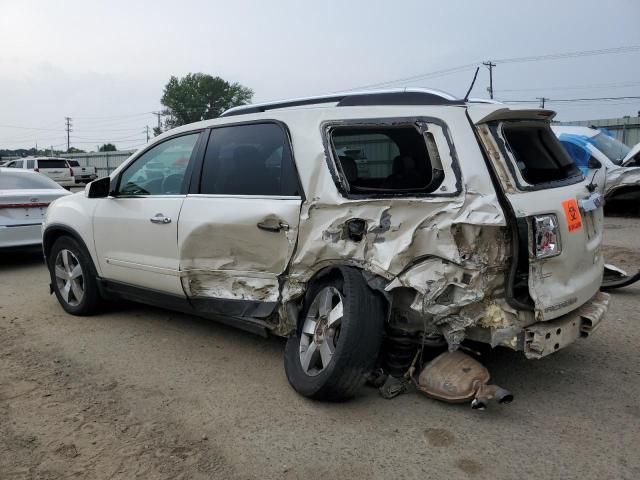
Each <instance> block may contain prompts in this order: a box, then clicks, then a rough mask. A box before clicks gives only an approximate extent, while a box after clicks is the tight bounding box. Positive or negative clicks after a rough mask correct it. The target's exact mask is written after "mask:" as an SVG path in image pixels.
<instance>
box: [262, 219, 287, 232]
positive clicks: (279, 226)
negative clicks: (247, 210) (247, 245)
mask: <svg viewBox="0 0 640 480" xmlns="http://www.w3.org/2000/svg"><path fill="white" fill-rule="evenodd" d="M258 228H259V229H261V230H266V231H267V232H279V231H280V230H285V231H286V230H289V224H288V223H286V222H283V221H282V220H278V219H277V218H265V219H264V220H262V221H261V222H258Z"/></svg>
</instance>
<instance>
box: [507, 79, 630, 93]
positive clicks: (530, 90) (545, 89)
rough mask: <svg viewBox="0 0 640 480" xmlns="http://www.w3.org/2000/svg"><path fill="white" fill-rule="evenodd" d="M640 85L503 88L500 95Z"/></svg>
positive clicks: (618, 83)
mask: <svg viewBox="0 0 640 480" xmlns="http://www.w3.org/2000/svg"><path fill="white" fill-rule="evenodd" d="M637 85H640V82H614V83H594V84H592V85H574V86H570V85H566V86H564V87H561V86H552V87H531V88H504V89H503V88H501V89H500V93H503V92H538V91H541V90H542V91H547V90H591V89H596V88H629V87H634V86H637Z"/></svg>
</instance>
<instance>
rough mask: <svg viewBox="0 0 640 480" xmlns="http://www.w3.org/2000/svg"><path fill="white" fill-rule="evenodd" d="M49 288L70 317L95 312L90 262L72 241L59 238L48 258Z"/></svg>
mask: <svg viewBox="0 0 640 480" xmlns="http://www.w3.org/2000/svg"><path fill="white" fill-rule="evenodd" d="M47 263H48V267H49V274H50V276H51V285H52V286H53V291H54V293H55V294H56V297H57V298H58V302H60V305H62V308H64V309H65V311H66V312H68V313H70V314H72V315H92V314H94V313H96V312H97V311H98V307H99V305H100V292H99V290H98V282H97V275H96V271H95V268H94V266H93V261H92V260H91V256H90V255H89V252H87V251H86V250H85V249H84V248H83V247H82V246H81V245H80V244H79V243H78V242H77V241H76V240H75V239H74V238H72V237H69V236H63V237H60V238H58V239H57V240H56V241H55V243H54V244H53V247H51V251H50V252H49V255H48V257H47Z"/></svg>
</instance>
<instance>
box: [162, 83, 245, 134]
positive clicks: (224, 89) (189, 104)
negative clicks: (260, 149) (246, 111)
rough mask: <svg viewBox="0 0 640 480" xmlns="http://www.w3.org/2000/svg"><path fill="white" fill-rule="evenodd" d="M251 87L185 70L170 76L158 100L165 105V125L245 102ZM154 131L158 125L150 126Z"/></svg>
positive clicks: (214, 114)
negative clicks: (180, 75) (176, 75)
mask: <svg viewBox="0 0 640 480" xmlns="http://www.w3.org/2000/svg"><path fill="white" fill-rule="evenodd" d="M252 97H253V90H251V89H250V88H247V87H245V86H243V85H240V84H239V83H237V82H236V83H229V82H227V81H226V80H223V79H222V78H220V77H213V76H211V75H207V74H206V73H188V74H187V75H186V76H184V77H182V78H177V77H174V76H171V78H170V79H169V82H168V83H167V84H166V85H165V87H164V93H163V95H162V98H161V99H160V103H162V105H164V106H165V107H166V108H165V109H164V110H163V111H162V113H163V115H164V116H165V120H164V127H165V129H169V128H174V127H178V126H180V125H185V124H187V123H192V122H198V121H200V120H208V119H210V118H216V117H219V116H220V115H221V114H222V112H224V111H225V110H227V109H229V108H231V107H237V106H238V105H246V104H247V103H249V102H250V101H251V98H252ZM154 133H155V134H156V135H158V134H159V133H160V132H159V131H158V128H154Z"/></svg>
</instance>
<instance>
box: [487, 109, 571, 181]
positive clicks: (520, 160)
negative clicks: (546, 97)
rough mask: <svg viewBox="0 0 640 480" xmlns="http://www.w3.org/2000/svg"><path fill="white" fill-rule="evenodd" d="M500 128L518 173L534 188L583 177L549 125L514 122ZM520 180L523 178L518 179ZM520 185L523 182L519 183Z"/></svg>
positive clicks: (504, 124)
mask: <svg viewBox="0 0 640 480" xmlns="http://www.w3.org/2000/svg"><path fill="white" fill-rule="evenodd" d="M492 129H493V130H494V135H495V134H496V129H499V130H500V132H501V135H499V136H502V137H503V139H504V143H505V146H506V149H507V151H508V152H509V153H510V156H511V158H512V160H513V162H514V163H515V165H516V167H517V173H519V174H520V177H521V178H522V180H524V182H525V183H526V184H528V185H530V186H537V185H544V184H546V183H550V182H558V181H563V180H568V179H570V178H572V177H578V178H582V174H581V172H580V169H579V168H578V167H577V166H576V164H575V163H574V162H573V160H572V159H571V157H570V156H569V154H568V153H567V151H566V150H565V149H564V148H563V146H562V145H561V144H560V141H559V140H558V139H557V137H556V136H555V135H554V134H553V132H552V131H551V128H550V127H549V125H548V124H547V123H546V122H538V121H513V122H503V123H502V124H501V127H500V128H499V127H497V126H493V127H492ZM518 180H519V179H518ZM519 183H520V182H519Z"/></svg>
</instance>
